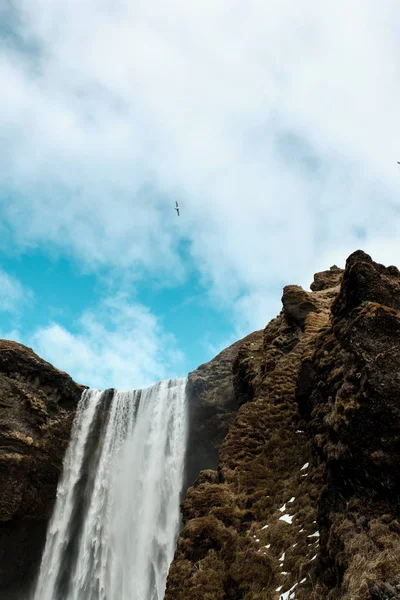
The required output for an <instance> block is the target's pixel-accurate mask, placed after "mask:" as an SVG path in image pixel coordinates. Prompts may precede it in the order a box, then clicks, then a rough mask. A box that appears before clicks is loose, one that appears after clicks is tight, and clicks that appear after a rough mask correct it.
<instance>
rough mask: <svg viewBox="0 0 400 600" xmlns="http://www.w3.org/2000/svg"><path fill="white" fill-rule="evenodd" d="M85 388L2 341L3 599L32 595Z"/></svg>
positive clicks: (0, 588) (0, 592)
mask: <svg viewBox="0 0 400 600" xmlns="http://www.w3.org/2000/svg"><path fill="white" fill-rule="evenodd" d="M82 390H83V387H82V386H79V385H77V384H76V383H74V382H73V381H72V379H71V378H70V377H69V376H68V375H67V374H66V373H62V372H61V371H58V370H57V369H55V368H54V367H53V366H52V365H50V364H49V363H47V362H45V361H44V360H41V359H40V358H39V357H38V356H37V355H36V354H35V353H34V352H33V351H32V350H30V349H29V348H26V347H25V346H22V345H20V344H17V343H14V342H10V341H6V340H0V598H2V600H6V599H8V598H14V597H21V596H20V595H21V593H22V597H26V596H24V595H23V594H24V593H26V590H27V589H28V588H29V585H30V584H31V582H32V578H33V577H34V576H35V574H36V571H37V569H38V563H39V561H40V556H41V551H42V547H43V544H44V541H45V535H46V526H47V522H48V519H49V516H50V514H51V511H52V508H53V504H54V500H55V495H56V488H57V482H58V478H59V474H60V471H61V467H62V461H63V456H64V452H65V449H66V445H67V443H68V439H69V434H70V429H71V425H72V420H73V416H74V409H75V407H76V405H77V402H78V400H79V398H80V396H81V393H82Z"/></svg>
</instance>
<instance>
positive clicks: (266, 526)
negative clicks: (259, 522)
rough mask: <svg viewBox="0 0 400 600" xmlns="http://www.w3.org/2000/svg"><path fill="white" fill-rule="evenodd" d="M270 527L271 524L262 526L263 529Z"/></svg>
mask: <svg viewBox="0 0 400 600" xmlns="http://www.w3.org/2000/svg"><path fill="white" fill-rule="evenodd" d="M268 527H269V525H264V527H261V530H263V529H267V528H268Z"/></svg>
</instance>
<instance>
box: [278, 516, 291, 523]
mask: <svg viewBox="0 0 400 600" xmlns="http://www.w3.org/2000/svg"><path fill="white" fill-rule="evenodd" d="M279 521H285V522H286V523H289V525H291V524H292V521H293V517H292V516H290V515H283V516H282V517H279Z"/></svg>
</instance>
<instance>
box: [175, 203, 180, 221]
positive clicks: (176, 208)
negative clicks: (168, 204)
mask: <svg viewBox="0 0 400 600" xmlns="http://www.w3.org/2000/svg"><path fill="white" fill-rule="evenodd" d="M175 210H176V213H177V215H178V217H179V204H178V203H177V201H176V200H175Z"/></svg>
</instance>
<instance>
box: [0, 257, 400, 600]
mask: <svg viewBox="0 0 400 600" xmlns="http://www.w3.org/2000/svg"><path fill="white" fill-rule="evenodd" d="M311 290H312V291H311V292H307V291H305V290H303V289H302V288H300V287H298V286H294V285H293V286H287V287H286V288H285V289H284V292H283V297H282V304H283V308H282V312H281V314H280V315H279V316H278V317H277V318H276V319H274V320H273V321H271V323H269V325H268V326H267V327H266V328H265V330H264V331H259V332H255V333H254V334H251V335H250V336H248V337H247V338H245V339H244V340H241V341H240V342H237V343H236V344H234V345H233V346H231V347H230V348H228V349H226V350H224V351H223V352H222V353H221V354H220V355H218V356H217V357H216V358H215V359H214V360H213V361H211V362H210V363H207V364H205V365H202V366H201V367H199V368H198V369H197V370H196V371H194V372H193V373H191V374H190V375H189V383H188V400H189V412H190V436H189V446H188V458H187V484H188V485H191V486H192V487H190V488H189V490H188V492H187V494H186V496H185V498H184V499H183V502H182V513H183V519H184V527H183V530H182V532H181V535H180V536H179V539H178V543H177V550H176V553H175V558H174V561H173V563H172V565H171V569H170V573H169V577H168V582H167V591H166V600H189V599H190V600H278V599H280V598H282V599H283V600H290V599H292V600H294V599H296V600H306V599H307V600H308V599H311V600H322V599H327V600H339V599H341V600H390V599H397V600H400V567H399V565H400V508H399V506H400V504H399V501H398V498H399V497H400V489H399V488H400V483H399V482H398V476H397V474H398V471H399V462H400V365H399V364H398V363H399V361H400V358H399V356H400V353H399V345H400V335H399V334H400V316H399V315H400V313H399V310H400V273H399V271H398V270H397V269H396V268H395V267H388V268H385V267H383V266H382V265H378V264H376V263H374V262H373V261H372V260H371V258H370V257H369V256H367V255H366V254H364V253H363V252H356V253H354V254H353V255H352V256H351V257H350V258H349V259H348V261H347V264H346V268H345V270H344V271H342V270H341V269H338V268H337V267H332V268H331V269H330V270H329V271H326V272H322V273H317V274H316V276H315V279H314V282H313V284H312V285H311ZM82 390H83V388H82V386H79V385H77V384H76V383H74V382H73V381H72V380H71V378H70V377H69V376H68V375H67V374H65V373H62V372H60V371H58V370H57V369H55V368H54V367H52V366H51V365H49V364H48V363H46V362H45V361H43V360H41V359H40V358H39V357H38V356H37V355H36V354H34V353H33V352H32V350H30V349H28V348H25V347H24V346H21V345H19V344H15V343H13V342H8V341H4V340H0V598H1V599H2V600H11V599H12V600H14V598H18V600H20V598H21V591H22V598H25V597H27V595H26V590H27V589H28V588H29V585H30V583H31V581H32V579H33V577H34V575H35V574H36V571H37V568H38V563H39V561H40V556H41V550H42V547H43V544H44V540H45V532H46V526H47V522H48V519H49V516H50V514H51V510H52V507H53V504H54V500H55V493H56V487H57V482H58V478H59V474H60V471H61V467H62V460H63V456H64V452H65V448H66V445H67V443H68V439H69V435H70V428H71V424H72V420H73V417H74V411H75V407H76V404H77V402H78V400H79V397H80V395H81V393H82ZM200 469H203V470H202V471H201V472H200V474H199V471H200ZM192 484H193V485H192Z"/></svg>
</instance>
